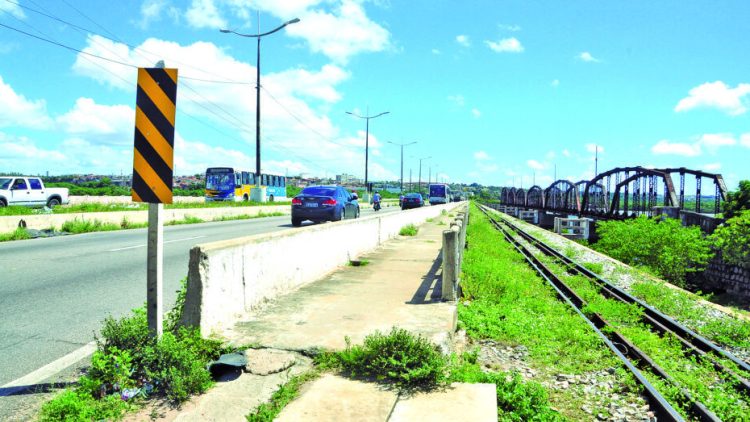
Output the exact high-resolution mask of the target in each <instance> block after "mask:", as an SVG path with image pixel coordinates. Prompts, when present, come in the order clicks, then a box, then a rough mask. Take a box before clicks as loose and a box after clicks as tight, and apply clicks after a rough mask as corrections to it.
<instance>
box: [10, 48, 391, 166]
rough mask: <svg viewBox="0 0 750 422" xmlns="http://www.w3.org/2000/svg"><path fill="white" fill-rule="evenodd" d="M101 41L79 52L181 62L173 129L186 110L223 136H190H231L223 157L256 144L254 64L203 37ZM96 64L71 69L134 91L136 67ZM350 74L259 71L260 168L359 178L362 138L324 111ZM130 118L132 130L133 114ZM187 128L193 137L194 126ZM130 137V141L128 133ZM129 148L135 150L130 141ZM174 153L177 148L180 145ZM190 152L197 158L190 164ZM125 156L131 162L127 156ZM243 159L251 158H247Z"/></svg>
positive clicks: (139, 61) (141, 62)
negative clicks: (286, 164) (281, 166)
mask: <svg viewBox="0 0 750 422" xmlns="http://www.w3.org/2000/svg"><path fill="white" fill-rule="evenodd" d="M102 40H103V39H100V38H97V37H96V36H91V37H89V39H88V46H87V47H85V49H84V51H86V52H89V53H92V54H100V55H102V56H105V57H117V59H118V60H120V61H125V62H127V63H131V64H133V65H136V66H152V65H153V63H154V62H156V59H157V58H163V59H164V60H165V62H166V64H167V66H168V67H179V69H180V73H179V84H180V89H179V92H178V107H177V109H178V113H177V122H178V123H177V130H178V131H180V122H181V121H183V118H184V115H188V116H189V117H191V120H193V119H197V120H199V121H201V122H202V123H203V124H204V125H207V126H211V127H215V128H217V129H218V130H219V131H220V132H219V133H221V135H223V136H218V139H211V140H201V139H196V140H195V142H198V141H200V142H203V143H205V144H207V145H209V146H211V145H216V144H217V143H219V142H222V143H224V144H227V143H229V145H230V146H229V147H226V146H225V147H224V152H222V153H223V154H226V160H227V161H231V160H234V159H235V158H234V155H232V153H231V150H230V149H229V148H236V149H237V150H240V151H248V153H252V152H253V151H254V143H255V125H254V119H253V118H252V117H251V116H255V92H254V89H253V85H254V82H255V78H254V75H255V67H254V65H253V64H254V63H253V64H250V63H245V62H241V61H239V60H237V59H235V58H234V57H232V56H230V55H228V54H227V53H226V52H224V51H223V50H221V49H219V48H218V47H216V46H215V45H214V44H211V43H206V42H196V43H193V44H190V45H180V44H178V43H174V42H167V41H162V40H157V39H148V40H146V41H145V42H144V43H143V44H141V45H139V46H137V47H136V48H135V49H130V48H129V47H128V46H126V45H122V44H117V43H112V42H110V41H106V40H104V41H102ZM100 41H101V42H100ZM102 42H104V44H102ZM109 50H112V51H114V52H116V53H113V52H112V51H109ZM143 56H145V57H146V58H144V57H143ZM251 60H253V59H251ZM253 61H254V60H253ZM97 64H100V65H101V66H102V67H103V68H102V67H99V66H95V65H93V64H92V63H90V62H89V61H87V60H84V59H83V58H82V57H81V56H80V55H79V58H78V60H77V61H76V63H75V64H74V66H73V68H74V71H75V72H77V73H79V74H81V75H84V76H87V77H90V78H92V79H95V80H98V81H99V82H101V83H102V84H104V85H107V86H111V87H114V88H116V89H120V90H123V91H125V92H130V93H133V94H135V92H134V91H135V89H134V88H135V83H136V82H135V78H136V73H135V72H134V71H133V70H132V69H129V68H126V67H124V66H120V65H113V66H111V67H110V66H109V64H108V63H107V62H105V61H97ZM123 69H124V70H123ZM188 78H201V79H209V80H228V81H238V82H242V83H244V84H239V85H238V84H226V83H211V82H203V81H198V80H191V79H188ZM347 78H349V73H348V72H347V71H345V70H343V69H342V68H340V67H339V66H337V65H333V64H329V65H324V66H322V67H321V68H320V69H317V70H316V69H304V68H292V69H288V70H283V71H278V72H269V73H264V75H263V80H262V82H263V90H262V91H261V102H262V106H263V115H262V120H263V126H262V131H263V132H262V135H261V139H262V140H263V143H262V148H263V167H264V169H265V168H266V166H268V165H270V163H272V162H273V161H274V160H276V161H284V160H291V161H294V162H297V163H298V164H300V163H301V164H302V165H304V166H305V168H306V170H307V171H308V172H310V173H313V174H323V173H324V172H325V171H327V172H328V173H329V174H333V173H334V172H347V173H350V174H355V175H358V176H359V177H362V176H364V168H363V166H361V165H360V163H361V162H362V161H363V159H364V158H363V157H364V151H363V149H364V148H363V145H359V144H352V143H348V141H347V140H348V139H349V138H351V137H352V136H348V135H346V134H343V135H342V134H341V133H340V129H339V128H338V127H336V126H334V124H333V123H332V122H331V120H330V118H329V117H328V110H329V109H330V105H331V104H333V103H335V102H336V101H339V99H340V98H341V94H340V91H339V90H338V85H339V84H340V83H341V82H342V81H344V80H346V79H347ZM0 101H1V100H0ZM292 114H293V115H294V116H292ZM72 116H73V114H72V113H68V115H67V117H69V118H72ZM131 119H132V117H131ZM62 121H67V120H61V122H62ZM79 123H80V122H79ZM80 124H81V125H83V123H80ZM87 124H89V125H92V126H94V127H96V125H94V123H93V122H92V121H87ZM130 125H131V129H130V130H131V131H132V120H131V123H130ZM373 126H374V129H375V131H373ZM359 127H361V128H362V129H364V123H363V124H362V126H357V128H359ZM377 127H378V125H377V124H375V125H371V128H370V129H371V130H370V141H371V143H370V155H371V161H373V160H372V157H373V156H374V157H377V155H378V154H379V149H380V148H381V145H380V144H379V142H377ZM90 129H91V128H90ZM79 135H80V136H79V137H80V138H82V139H84V138H85V139H84V140H86V141H88V142H91V143H95V138H94V137H93V136H88V134H79ZM184 135H185V136H186V137H190V138H194V137H195V135H193V134H192V133H185V134H184ZM127 137H128V138H129V139H131V140H132V133H130V134H129V135H128V136H127ZM213 138H216V136H214V137H213ZM359 139H364V137H363V136H362V137H360V138H359ZM230 142H233V143H234V144H231V143H230ZM178 147H179V146H177V147H176V148H178ZM130 150H131V151H130V154H131V155H132V147H131V148H130ZM175 155H176V156H177V155H178V151H177V149H176V150H175ZM334 156H335V157H337V158H336V159H335V160H334V159H332V158H331V157H334ZM191 157H192V158H191ZM191 159H192V160H194V161H195V163H196V164H191V162H190V161H189V160H191ZM128 160H131V161H132V156H131V157H129V158H128ZM184 160H185V161H183V162H180V161H177V160H176V162H177V164H178V166H179V167H178V168H177V172H181V170H180V168H190V169H194V168H200V167H203V165H202V164H201V163H202V162H203V158H202V157H201V156H199V155H196V156H187V157H186V158H185V159H184ZM217 161H221V159H218V160H217ZM375 161H377V160H375ZM245 162H246V164H245V165H244V166H243V167H252V166H253V164H252V163H253V162H254V157H253V156H251V157H250V159H249V161H248V160H246V161H245ZM247 162H249V163H251V164H249V165H248V164H247ZM130 165H132V164H130ZM374 174H375V173H373V177H375V176H374ZM383 174H386V173H383Z"/></svg>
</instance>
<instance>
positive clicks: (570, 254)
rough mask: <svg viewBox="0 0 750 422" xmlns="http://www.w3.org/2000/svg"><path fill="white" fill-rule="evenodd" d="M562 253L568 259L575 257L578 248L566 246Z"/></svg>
mask: <svg viewBox="0 0 750 422" xmlns="http://www.w3.org/2000/svg"><path fill="white" fill-rule="evenodd" d="M563 254H564V255H565V256H567V257H568V258H570V259H575V258H576V257H577V256H578V250H577V249H576V248H574V247H572V246H568V247H566V248H565V250H564V251H563Z"/></svg>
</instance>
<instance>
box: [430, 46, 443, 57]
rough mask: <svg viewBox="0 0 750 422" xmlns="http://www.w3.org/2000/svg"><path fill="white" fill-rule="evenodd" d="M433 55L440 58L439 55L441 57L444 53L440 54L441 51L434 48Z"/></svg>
mask: <svg viewBox="0 0 750 422" xmlns="http://www.w3.org/2000/svg"><path fill="white" fill-rule="evenodd" d="M432 54H434V55H436V56H439V55H441V54H443V53H442V52H440V50H438V49H437V48H433V49H432Z"/></svg>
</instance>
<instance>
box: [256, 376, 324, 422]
mask: <svg viewBox="0 0 750 422" xmlns="http://www.w3.org/2000/svg"><path fill="white" fill-rule="evenodd" d="M319 376H320V372H319V371H317V370H312V371H308V372H305V373H304V374H300V375H297V376H295V377H292V378H291V379H290V380H289V381H288V382H287V383H286V384H282V385H280V386H279V389H278V390H276V391H275V392H274V393H273V395H272V396H271V401H270V402H268V403H262V404H261V405H260V406H258V408H257V409H255V411H254V412H253V413H250V414H249V415H247V416H246V419H247V421H248V422H271V421H273V420H274V419H276V417H277V416H278V415H279V413H281V410H282V409H284V407H285V406H286V405H287V404H289V402H291V401H292V400H294V399H295V398H297V396H298V395H299V389H300V387H301V386H302V385H303V384H305V383H306V382H309V381H312V380H314V379H316V378H318V377H319Z"/></svg>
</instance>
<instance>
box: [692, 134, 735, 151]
mask: <svg viewBox="0 0 750 422" xmlns="http://www.w3.org/2000/svg"><path fill="white" fill-rule="evenodd" d="M698 142H699V143H700V144H701V145H704V146H706V147H707V148H709V149H716V148H719V147H726V146H733V145H737V140H736V139H734V136H733V135H732V134H727V133H706V134H704V135H701V137H700V139H699V140H698Z"/></svg>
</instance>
